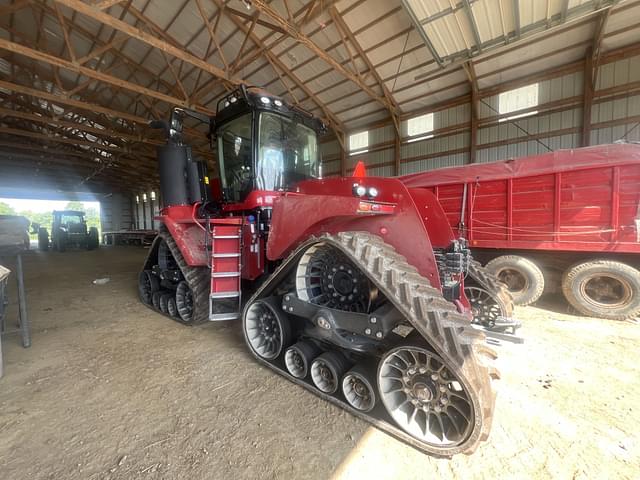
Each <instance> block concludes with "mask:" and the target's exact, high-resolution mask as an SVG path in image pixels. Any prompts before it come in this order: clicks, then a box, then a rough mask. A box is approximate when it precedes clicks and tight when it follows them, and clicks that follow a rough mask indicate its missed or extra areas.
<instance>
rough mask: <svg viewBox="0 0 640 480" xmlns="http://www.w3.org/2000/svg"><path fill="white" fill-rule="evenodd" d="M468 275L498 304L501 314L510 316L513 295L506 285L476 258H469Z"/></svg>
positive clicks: (511, 314) (506, 316) (511, 313)
mask: <svg viewBox="0 0 640 480" xmlns="http://www.w3.org/2000/svg"><path fill="white" fill-rule="evenodd" d="M467 273H468V275H469V277H471V279H472V280H473V281H475V282H476V283H477V284H478V285H479V286H480V287H482V288H484V289H485V290H486V291H487V292H489V294H490V295H491V296H492V297H493V299H494V300H495V301H496V303H498V305H499V306H500V310H501V311H502V316H503V317H505V318H511V317H512V316H513V297H512V296H511V292H509V289H508V288H507V286H506V285H505V284H504V283H502V282H501V281H500V280H498V277H497V276H496V275H494V274H493V273H491V272H490V271H489V270H487V269H486V268H485V267H483V266H482V264H481V263H480V262H478V261H477V260H471V262H470V263H469V270H468V271H467Z"/></svg>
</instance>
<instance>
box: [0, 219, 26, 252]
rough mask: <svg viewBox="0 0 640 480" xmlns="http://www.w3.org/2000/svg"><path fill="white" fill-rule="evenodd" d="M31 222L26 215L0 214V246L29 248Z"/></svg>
mask: <svg viewBox="0 0 640 480" xmlns="http://www.w3.org/2000/svg"><path fill="white" fill-rule="evenodd" d="M30 223H31V222H29V220H28V219H26V218H25V217H20V216H16V215H0V247H12V246H23V247H25V248H29V224H30Z"/></svg>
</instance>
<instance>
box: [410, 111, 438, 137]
mask: <svg viewBox="0 0 640 480" xmlns="http://www.w3.org/2000/svg"><path fill="white" fill-rule="evenodd" d="M430 132H433V113H425V114H424V115H420V116H419V117H413V118H410V119H409V121H408V122H407V135H409V137H411V138H410V139H409V142H417V141H418V140H426V139H428V138H433V135H431V134H430Z"/></svg>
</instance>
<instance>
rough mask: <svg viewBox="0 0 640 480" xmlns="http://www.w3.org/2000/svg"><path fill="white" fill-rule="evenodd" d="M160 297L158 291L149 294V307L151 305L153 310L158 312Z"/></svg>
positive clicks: (160, 293)
mask: <svg viewBox="0 0 640 480" xmlns="http://www.w3.org/2000/svg"><path fill="white" fill-rule="evenodd" d="M160 295H162V292H160V291H157V292H153V293H152V294H151V305H153V308H155V309H156V310H160Z"/></svg>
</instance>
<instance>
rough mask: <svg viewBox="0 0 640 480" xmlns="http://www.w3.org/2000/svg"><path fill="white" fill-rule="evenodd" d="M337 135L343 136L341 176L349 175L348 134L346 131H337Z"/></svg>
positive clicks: (341, 144) (341, 143)
mask: <svg viewBox="0 0 640 480" xmlns="http://www.w3.org/2000/svg"><path fill="white" fill-rule="evenodd" d="M336 135H341V136H342V141H341V142H339V143H340V176H341V177H346V176H347V155H348V153H347V148H348V147H347V136H346V135H345V133H344V132H336Z"/></svg>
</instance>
